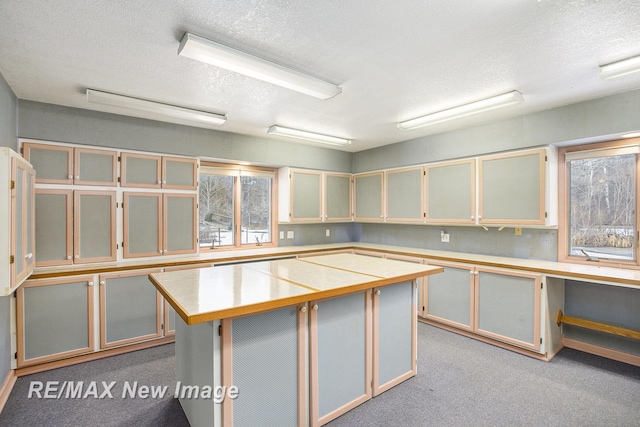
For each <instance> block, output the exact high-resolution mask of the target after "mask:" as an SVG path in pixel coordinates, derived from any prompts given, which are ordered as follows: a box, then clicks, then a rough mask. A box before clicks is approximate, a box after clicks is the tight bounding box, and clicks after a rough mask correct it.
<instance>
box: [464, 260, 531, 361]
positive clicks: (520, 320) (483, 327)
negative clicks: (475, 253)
mask: <svg viewBox="0 0 640 427" xmlns="http://www.w3.org/2000/svg"><path fill="white" fill-rule="evenodd" d="M476 270H477V271H478V279H477V284H476V310H475V329H476V332H477V333H479V334H482V335H485V336H488V337H490V338H494V339H497V340H500V341H505V342H508V343H511V344H515V345H518V346H520V347H524V348H528V349H530V350H535V351H538V350H539V349H540V282H541V279H540V276H538V275H534V274H527V273H509V272H504V271H499V272H498V271H494V270H490V269H485V268H480V267H476Z"/></svg>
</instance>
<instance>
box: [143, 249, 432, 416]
mask: <svg viewBox="0 0 640 427" xmlns="http://www.w3.org/2000/svg"><path fill="white" fill-rule="evenodd" d="M442 271H443V269H442V268H441V267H434V266H427V265H421V264H411V263H404V262H401V261H394V260H388V259H374V258H370V257H365V256H360V255H353V254H334V255H326V256H314V257H308V258H304V259H282V260H275V261H261V262H254V263H247V264H235V265H226V266H225V265H221V266H215V267H210V268H201V269H196V270H184V271H173V272H165V273H154V274H151V275H150V276H149V277H150V279H151V281H152V282H153V283H154V285H155V286H156V287H157V289H158V290H159V291H160V292H161V293H162V294H163V295H164V297H165V298H166V299H167V301H168V302H169V304H171V306H172V307H173V308H174V309H175V311H176V313H178V315H179V316H180V317H181V318H182V321H177V322H176V380H177V381H179V382H180V384H181V385H182V387H184V386H187V387H190V388H189V389H188V390H185V389H184V388H181V391H182V392H184V393H181V394H180V395H179V396H178V397H179V399H180V403H181V405H182V407H183V409H184V411H185V414H186V415H187V418H188V419H189V422H190V423H191V425H192V426H205V425H206V426H219V425H235V426H242V425H251V426H255V425H322V424H325V423H327V422H328V421H330V420H331V419H334V418H335V417H337V416H339V415H341V414H343V413H344V412H346V411H348V410H350V409H352V408H353V407H355V406H357V405H359V404H360V403H362V402H364V401H366V400H368V399H369V398H371V397H372V396H373V395H375V394H378V393H381V392H383V391H384V390H386V389H388V388H390V387H392V386H394V385H396V384H398V383H399V382H401V381H404V380H406V379H407V378H410V377H411V376H413V375H415V373H416V368H415V366H416V365H415V363H416V300H417V290H416V279H417V278H419V277H423V276H427V275H431V274H435V273H439V272H442ZM207 386H208V387H213V388H214V390H215V389H216V387H217V388H218V390H223V389H222V388H221V387H225V389H224V390H225V391H228V390H229V388H230V387H231V386H235V387H237V389H238V396H237V398H235V399H231V398H229V397H228V396H227V398H225V399H224V402H222V403H221V404H218V403H215V402H214V400H213V399H211V398H210V397H209V398H202V397H201V396H199V397H198V398H195V397H194V395H193V393H194V392H195V391H196V387H197V390H198V391H199V392H202V391H203V390H204V391H206V390H207V389H206V387H207ZM187 391H188V392H189V393H190V395H189V393H187ZM214 394H215V393H214Z"/></svg>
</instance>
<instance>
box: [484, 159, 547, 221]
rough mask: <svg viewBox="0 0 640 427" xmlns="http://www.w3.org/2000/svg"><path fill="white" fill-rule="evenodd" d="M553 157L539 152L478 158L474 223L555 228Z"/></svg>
mask: <svg viewBox="0 0 640 427" xmlns="http://www.w3.org/2000/svg"><path fill="white" fill-rule="evenodd" d="M554 153H555V152H554V151H553V150H552V149H548V148H547V149H545V148H542V149H536V150H527V151H519V152H512V153H506V154H500V155H495V156H483V157H480V158H479V159H478V189H479V190H478V191H479V193H478V199H479V206H478V223H479V224H517V225H548V226H551V225H556V224H557V208H556V207H555V205H556V202H555V200H556V199H557V197H556V195H557V185H556V184H555V181H554V179H557V176H556V175H557V173H555V170H556V169H555V168H556V167H557V162H556V161H555V154H554ZM552 181H553V182H552Z"/></svg>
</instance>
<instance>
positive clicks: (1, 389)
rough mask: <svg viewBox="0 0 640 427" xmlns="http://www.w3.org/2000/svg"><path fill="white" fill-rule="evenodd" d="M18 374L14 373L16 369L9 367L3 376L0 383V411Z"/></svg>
mask: <svg viewBox="0 0 640 427" xmlns="http://www.w3.org/2000/svg"><path fill="white" fill-rule="evenodd" d="M17 379H18V376H17V375H16V371H14V370H13V369H10V370H9V372H8V373H7V376H6V377H5V379H4V381H3V382H2V385H1V386H0V413H1V412H2V410H3V409H4V405H5V403H7V400H8V399H9V395H10V394H11V390H13V386H14V385H15V383H16V380H17Z"/></svg>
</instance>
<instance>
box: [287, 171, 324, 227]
mask: <svg viewBox="0 0 640 427" xmlns="http://www.w3.org/2000/svg"><path fill="white" fill-rule="evenodd" d="M289 174H290V176H291V178H290V179H289V186H290V188H289V211H290V212H289V213H290V214H291V222H321V221H322V216H323V212H322V188H323V182H322V172H320V171H315V170H307V169H290V170H289ZM295 175H313V176H317V177H318V187H319V188H318V189H319V191H318V215H316V216H315V217H297V216H296V214H295V212H294V209H293V208H294V204H293V203H294V197H295V195H294V193H295V192H294V189H293V186H294V182H295Z"/></svg>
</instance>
